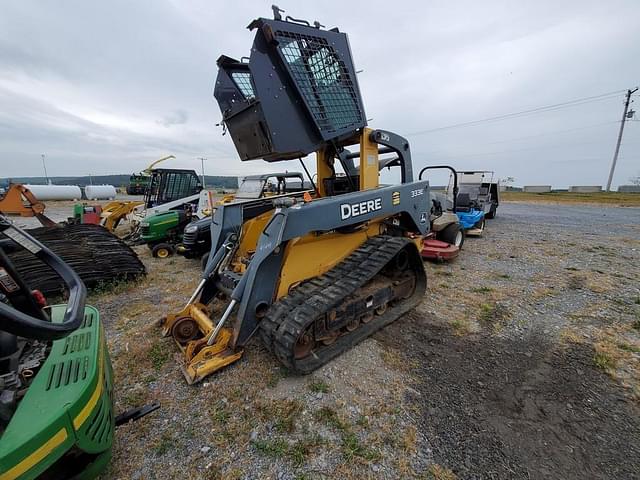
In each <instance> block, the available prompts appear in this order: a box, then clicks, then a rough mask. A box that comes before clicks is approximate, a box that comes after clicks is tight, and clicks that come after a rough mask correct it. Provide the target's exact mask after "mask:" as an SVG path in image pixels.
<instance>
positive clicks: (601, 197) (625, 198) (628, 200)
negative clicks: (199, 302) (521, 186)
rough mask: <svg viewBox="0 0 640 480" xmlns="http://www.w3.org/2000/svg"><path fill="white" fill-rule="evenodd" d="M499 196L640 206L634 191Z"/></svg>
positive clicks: (538, 200)
mask: <svg viewBox="0 0 640 480" xmlns="http://www.w3.org/2000/svg"><path fill="white" fill-rule="evenodd" d="M500 196H501V197H502V200H504V201H507V202H508V201H521V202H553V203H599V204H607V205H619V206H622V207H633V206H640V195H638V194H636V193H621V192H597V193H575V192H550V193H529V192H502V193H500Z"/></svg>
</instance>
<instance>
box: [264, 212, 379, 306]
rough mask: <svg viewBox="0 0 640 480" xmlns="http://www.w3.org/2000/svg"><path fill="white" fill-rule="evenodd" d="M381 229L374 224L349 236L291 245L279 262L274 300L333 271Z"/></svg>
mask: <svg viewBox="0 0 640 480" xmlns="http://www.w3.org/2000/svg"><path fill="white" fill-rule="evenodd" d="M383 229H384V225H383V224H381V223H380V222H377V221H374V222H371V223H369V224H368V225H366V226H365V227H364V228H362V229H361V230H357V231H356V232H353V233H349V234H344V233H326V234H323V235H316V234H309V235H305V236H304V237H300V238H296V239H295V240H292V241H290V242H289V243H288V245H287V248H286V250H285V254H284V260H283V262H282V270H281V271H280V279H279V282H278V289H277V293H276V300H278V299H280V298H281V297H283V296H285V295H287V293H289V290H290V289H291V287H292V286H295V285H297V284H298V283H300V282H302V281H304V280H307V279H309V278H312V277H316V276H318V275H322V274H323V273H325V272H327V271H328V270H330V269H332V268H333V267H335V266H336V265H337V264H338V263H340V262H341V261H342V260H344V259H345V258H346V257H347V256H349V254H351V253H352V252H353V251H354V250H355V249H357V248H358V247H359V246H360V245H362V244H363V243H364V242H365V241H367V239H368V238H371V237H374V236H376V235H379V234H380V233H382V231H383ZM311 259H313V260H311Z"/></svg>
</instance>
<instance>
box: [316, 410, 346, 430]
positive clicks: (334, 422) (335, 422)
mask: <svg viewBox="0 0 640 480" xmlns="http://www.w3.org/2000/svg"><path fill="white" fill-rule="evenodd" d="M314 417H315V419H316V420H317V421H318V422H320V423H324V424H325V425H328V426H330V427H334V428H335V429H337V430H341V431H342V430H346V428H347V425H346V424H345V423H344V422H343V421H342V419H340V417H339V416H338V412H336V411H335V410H334V409H333V408H331V407H321V408H320V409H319V410H316V412H315V413H314Z"/></svg>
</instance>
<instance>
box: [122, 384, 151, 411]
mask: <svg viewBox="0 0 640 480" xmlns="http://www.w3.org/2000/svg"><path fill="white" fill-rule="evenodd" d="M123 397H124V398H123V400H124V401H125V403H126V404H127V405H130V406H131V407H139V406H142V405H143V404H144V402H145V400H146V399H147V391H146V390H145V389H143V388H132V389H130V390H127V392H126V393H125V394H124V396H123Z"/></svg>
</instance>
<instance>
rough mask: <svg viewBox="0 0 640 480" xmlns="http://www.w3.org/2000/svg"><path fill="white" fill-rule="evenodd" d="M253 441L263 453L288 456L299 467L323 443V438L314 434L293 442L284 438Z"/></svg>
mask: <svg viewBox="0 0 640 480" xmlns="http://www.w3.org/2000/svg"><path fill="white" fill-rule="evenodd" d="M252 443H253V446H254V448H255V449H256V450H257V451H258V452H260V453H261V454H263V455H266V456H268V457H274V458H288V459H289V460H291V461H292V462H293V463H294V464H295V465H296V466H298V467H299V466H301V465H303V464H304V462H305V460H306V458H307V456H308V455H309V453H311V450H312V449H313V448H314V447H317V446H319V445H320V444H321V443H322V439H321V438H320V437H319V436H315V435H314V436H308V437H305V438H303V439H302V440H299V441H297V442H294V443H291V444H289V443H287V442H286V441H285V440H284V439H282V438H277V439H275V440H255V441H253V442H252Z"/></svg>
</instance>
